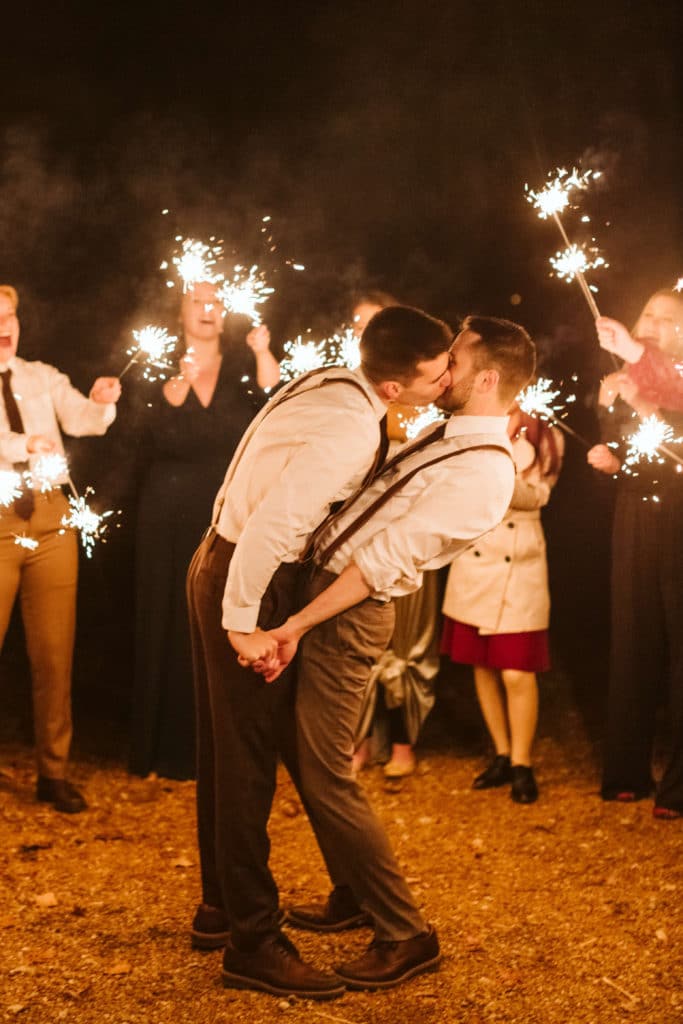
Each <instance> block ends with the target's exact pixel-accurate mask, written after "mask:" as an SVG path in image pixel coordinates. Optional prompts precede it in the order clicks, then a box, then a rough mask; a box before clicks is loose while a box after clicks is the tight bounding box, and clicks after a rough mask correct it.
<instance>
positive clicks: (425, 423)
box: [397, 405, 444, 441]
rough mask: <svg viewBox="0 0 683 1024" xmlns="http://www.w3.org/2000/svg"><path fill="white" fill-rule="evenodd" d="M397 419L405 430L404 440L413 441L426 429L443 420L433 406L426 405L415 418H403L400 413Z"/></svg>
mask: <svg viewBox="0 0 683 1024" xmlns="http://www.w3.org/2000/svg"><path fill="white" fill-rule="evenodd" d="M397 419H398V421H399V423H400V424H401V425H402V426H403V428H404V430H405V434H406V439H407V440H408V441H414V440H415V438H416V437H417V436H418V435H419V434H421V433H422V431H423V430H424V429H425V428H426V427H430V426H431V425H432V424H433V423H441V422H442V420H443V419H444V414H443V413H442V412H441V410H440V409H437V407H436V406H435V405H428V406H427V407H426V408H425V409H422V410H421V411H420V412H419V413H417V415H416V416H404V415H403V414H402V413H399V414H398V416H397Z"/></svg>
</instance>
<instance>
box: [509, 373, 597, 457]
mask: <svg viewBox="0 0 683 1024" xmlns="http://www.w3.org/2000/svg"><path fill="white" fill-rule="evenodd" d="M560 394H561V392H560V391H558V390H556V389H555V388H554V385H553V382H552V380H550V379H549V378H548V377H539V378H538V380H537V381H536V383H535V384H529V385H528V387H526V388H524V390H523V391H520V392H519V394H518V395H517V405H518V406H519V408H520V409H521V410H522V412H525V413H526V414H527V416H535V417H536V418H537V419H539V420H545V421H546V422H547V423H550V424H551V426H553V427H559V428H560V430H563V431H564V433H565V434H569V436H570V437H573V438H574V439H575V440H576V441H579V442H580V443H581V444H582V445H583V446H584V448H590V444H589V443H588V441H586V439H585V437H582V436H581V434H577V432H576V431H575V430H574V428H573V427H570V426H569V424H568V423H565V422H564V421H563V420H561V419H560V418H559V417H560V413H561V412H562V411H563V410H564V406H565V405H568V404H569V403H570V402H575V401H576V395H568V396H567V398H565V400H564V402H562V403H560V402H556V401H555V400H556V399H557V398H559V396H560Z"/></svg>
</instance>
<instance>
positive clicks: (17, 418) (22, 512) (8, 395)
mask: <svg viewBox="0 0 683 1024" xmlns="http://www.w3.org/2000/svg"><path fill="white" fill-rule="evenodd" d="M0 377H2V397H3V400H4V402H5V412H6V413H7V419H8V420H9V428H10V430H11V431H12V433H13V434H23V433H24V424H23V422H22V419H21V413H20V412H19V406H18V405H17V400H16V398H15V397H14V394H13V392H12V385H11V383H10V381H11V377H12V371H11V370H5V372H4V373H2V374H0ZM14 468H15V470H16V472H17V473H22V474H23V473H25V472H26V471H27V470H28V468H29V464H28V462H15V463H14ZM34 508H35V500H34V498H33V491H32V490H31V488H30V487H29V486H28V484H27V483H26V480H25V479H24V478H22V492H21V495H20V496H19V497H18V498H15V499H14V511H15V512H16V514H17V515H18V516H19V518H20V519H30V518H31V516H32V515H33V509H34Z"/></svg>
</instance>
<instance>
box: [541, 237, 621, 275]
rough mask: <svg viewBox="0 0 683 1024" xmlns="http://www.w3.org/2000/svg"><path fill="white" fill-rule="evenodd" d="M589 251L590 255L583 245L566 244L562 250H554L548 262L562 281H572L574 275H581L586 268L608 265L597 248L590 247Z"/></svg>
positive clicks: (593, 268)
mask: <svg viewBox="0 0 683 1024" xmlns="http://www.w3.org/2000/svg"><path fill="white" fill-rule="evenodd" d="M590 253H591V254H592V255H589V253H588V252H587V251H586V249H585V247H584V246H581V245H568V246H567V248H566V249H564V250H563V251H562V252H556V253H555V255H554V256H551V257H550V264H551V266H552V268H553V270H554V271H555V274H556V275H557V277H559V278H560V280H562V281H573V280H574V278H575V277H576V278H578V277H582V276H583V275H584V274H585V273H586V271H587V270H595V269H596V268H597V267H607V266H609V264H608V263H607V262H606V261H605V259H604V258H603V257H602V256H601V255H600V253H599V252H598V250H597V248H592V249H590Z"/></svg>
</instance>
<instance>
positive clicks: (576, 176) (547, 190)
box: [524, 167, 601, 220]
mask: <svg viewBox="0 0 683 1024" xmlns="http://www.w3.org/2000/svg"><path fill="white" fill-rule="evenodd" d="M599 177H601V173H600V171H591V170H588V171H584V172H583V173H582V172H581V171H578V170H577V169H576V167H573V168H572V169H571V171H567V170H566V169H565V168H563V167H561V168H558V169H557V171H556V172H555V177H554V178H551V177H550V175H548V183H547V184H546V185H545V187H544V188H542V189H540V191H538V192H535V191H534V190H533V189H530V188H529V186H528V185H525V186H524V191H525V192H526V198H527V202H529V203H532V204H533V206H534V208H535V209H536V210H537V211H538V216H539V217H540V218H541V220H546V218H547V217H556V216H558V215H559V214H560V213H562V211H563V210H566V208H567V207H568V206H569V204H570V199H571V193H572V191H573V190H574V189H577V190H583V189H586V188H588V185H589V183H590V181H591V180H593V181H595V180H597V179H598V178H599Z"/></svg>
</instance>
